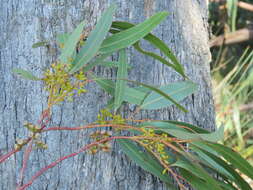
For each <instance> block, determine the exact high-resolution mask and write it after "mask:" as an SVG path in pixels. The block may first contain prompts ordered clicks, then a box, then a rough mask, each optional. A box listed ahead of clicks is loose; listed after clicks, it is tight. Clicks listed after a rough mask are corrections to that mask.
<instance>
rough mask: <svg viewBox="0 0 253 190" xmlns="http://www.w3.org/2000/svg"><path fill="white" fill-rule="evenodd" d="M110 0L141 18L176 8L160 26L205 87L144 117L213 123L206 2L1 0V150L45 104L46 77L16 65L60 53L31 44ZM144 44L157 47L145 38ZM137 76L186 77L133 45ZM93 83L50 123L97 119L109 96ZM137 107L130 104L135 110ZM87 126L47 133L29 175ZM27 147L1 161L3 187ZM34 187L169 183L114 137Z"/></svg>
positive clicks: (83, 139) (77, 140)
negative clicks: (17, 72) (24, 74)
mask: <svg viewBox="0 0 253 190" xmlns="http://www.w3.org/2000/svg"><path fill="white" fill-rule="evenodd" d="M111 2H116V4H117V5H118V9H117V14H116V19H118V20H129V21H131V22H135V23H138V22H142V21H143V20H145V18H147V17H149V16H150V15H152V14H153V13H155V12H158V11H169V12H170V15H169V16H168V18H167V19H166V21H164V22H162V24H160V25H159V26H158V27H157V28H156V29H155V30H154V31H153V32H154V34H156V35H157V36H159V37H160V38H161V39H162V40H164V41H165V42H166V43H167V44H168V45H169V46H170V47H171V48H172V50H173V51H174V53H175V54H176V56H177V57H178V59H179V60H180V62H181V63H182V64H183V65H184V67H185V70H186V73H187V75H188V76H189V78H190V79H191V80H193V81H195V82H196V83H197V84H198V85H199V89H198V92H197V93H195V94H194V95H192V96H190V97H188V98H187V99H186V100H185V101H184V102H183V103H182V104H183V105H184V106H185V107H186V108H187V109H188V110H189V112H188V113H183V112H181V111H180V110H178V109H177V108H175V107H173V106H172V107H170V108H168V109H163V110H160V111H152V112H142V113H141V117H143V118H145V117H152V118H161V119H174V120H181V121H186V122H190V123H193V124H196V125H198V126H200V127H203V128H206V129H209V130H214V129H215V122H214V111H213V110H214V109H213V101H212V94H211V86H210V72H209V61H210V52H209V46H208V32H207V4H206V2H205V1H196V0H184V1H183V2H182V1H178V0H166V1H165V0H139V1H138V0H114V1H112V0H65V1H64V0H38V1H32V0H22V1H20V0H4V1H2V2H1V4H0V18H1V19H0V26H1V27H0V34H1V35H0V73H1V74H0V81H1V82H0V110H1V111H0V113H1V115H0V150H1V152H0V155H1V154H3V153H5V152H7V151H8V150H11V149H12V147H13V145H14V143H15V140H16V139H18V138H22V137H25V136H26V135H27V134H28V132H27V130H26V129H25V128H24V127H23V123H24V122H25V121H29V122H33V123H36V122H37V120H38V118H39V116H40V114H41V112H42V110H43V109H45V106H46V100H47V99H46V94H45V92H44V91H43V88H42V84H41V83H40V82H33V81H26V80H23V79H20V78H17V77H16V76H14V75H13V74H12V71H11V70H12V69H13V68H22V69H27V70H31V71H32V72H33V73H34V74H36V75H37V76H41V74H42V71H43V70H44V69H45V68H46V67H48V66H49V65H50V64H51V63H52V61H53V60H55V59H56V55H57V54H58V51H57V50H56V46H55V45H53V46H51V47H50V48H37V49H32V48H31V46H32V44H33V43H35V42H37V41H44V40H52V39H53V40H54V39H55V38H56V34H57V33H61V32H70V31H72V29H73V28H74V27H75V26H76V25H77V24H78V23H79V22H80V21H82V20H83V19H85V20H86V21H87V22H86V23H87V26H89V25H93V24H94V23H95V22H96V19H97V18H99V16H100V15H101V12H102V11H103V10H105V8H106V7H108V5H109V4H110V3H111ZM143 47H144V48H145V49H148V50H153V48H152V47H150V46H149V45H147V44H145V43H143ZM129 53H130V58H129V62H130V64H131V65H132V66H133V69H132V70H131V72H130V78H131V79H132V80H138V81H142V82H146V83H148V84H156V85H161V84H167V83H169V82H172V81H176V80H182V78H181V77H180V76H179V75H178V74H176V73H175V72H174V71H172V70H171V69H170V68H168V67H166V66H164V65H162V64H161V63H158V62H156V61H154V60H153V59H151V58H147V57H145V56H143V55H141V54H139V53H137V52H136V51H134V50H133V49H130V50H129ZM95 72H96V73H98V74H100V75H104V76H107V77H111V76H115V71H114V70H112V69H102V68H100V67H98V68H96V70H95ZM94 86H96V85H95V84H94V83H93V84H89V85H88V90H89V92H88V93H87V94H85V95H83V96H81V98H75V99H74V101H73V102H65V103H63V104H62V105H60V106H56V107H55V108H54V110H53V115H52V118H53V119H52V121H51V122H50V126H80V125H84V124H86V123H89V122H93V121H94V120H96V116H97V113H98V111H99V110H100V109H101V108H103V107H104V105H105V102H106V99H107V98H108V96H107V95H105V93H103V92H102V90H100V89H99V88H98V87H94ZM132 110H133V108H132V107H129V108H127V107H125V108H124V113H125V115H128V114H129V113H130V112H131V111H132ZM88 134H89V133H88V132H87V131H78V132H77V131H75V132H50V133H47V134H46V133H45V134H43V139H44V140H45V142H46V143H47V144H48V146H49V148H48V149H47V150H35V151H33V152H32V154H31V159H30V160H29V162H28V169H27V171H26V177H25V182H27V180H29V179H30V177H31V176H32V175H33V174H34V173H35V172H36V171H38V169H40V168H42V167H44V166H45V165H47V164H49V163H51V162H52V161H54V160H56V159H58V158H59V157H61V156H63V155H66V154H69V153H72V152H74V151H76V150H78V149H79V148H80V147H82V146H83V145H84V144H86V143H87V142H88V137H87V135H88ZM22 157H23V154H22V153H21V152H19V153H17V154H16V155H15V156H12V157H11V158H10V159H9V160H7V161H6V162H4V163H3V164H1V166H0V189H2V190H7V189H15V185H16V182H17V179H18V175H19V169H20V167H21V163H22ZM28 189H34V190H42V189H50V190H52V189H61V190H65V189H66V190H70V189H75V190H79V189H80V190H81V189H82V190H102V189H105V190H109V189H110V190H129V189H131V190H164V189H166V186H165V185H164V184H162V183H161V182H160V181H159V180H157V179H156V178H155V177H153V176H152V175H150V174H147V173H146V172H145V171H143V170H142V169H140V168H139V167H137V166H136V165H135V164H134V163H132V162H130V161H129V159H127V158H126V157H125V156H124V155H123V153H122V152H121V151H120V150H119V147H118V146H117V145H115V144H114V148H113V150H112V152H110V153H98V154H96V155H89V154H86V153H83V154H81V155H78V156H76V157H74V158H71V159H68V160H65V161H64V162H62V163H61V164H59V165H57V166H56V167H55V168H53V169H50V170H49V171H47V172H46V173H45V174H44V175H43V176H41V177H39V178H38V179H37V180H36V181H35V182H34V184H33V185H32V186H31V187H30V188H28Z"/></svg>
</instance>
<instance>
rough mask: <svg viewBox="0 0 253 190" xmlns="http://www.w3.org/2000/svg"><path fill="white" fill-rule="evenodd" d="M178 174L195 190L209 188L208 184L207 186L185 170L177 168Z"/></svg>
mask: <svg viewBox="0 0 253 190" xmlns="http://www.w3.org/2000/svg"><path fill="white" fill-rule="evenodd" d="M179 173H180V175H181V176H182V177H183V178H184V179H186V180H187V181H188V182H189V184H190V185H191V186H192V187H193V188H194V189H196V190H204V189H209V188H210V186H209V184H207V183H206V182H205V181H204V180H202V179H200V178H198V177H197V176H195V175H193V174H192V173H191V172H190V171H187V170H186V169H183V168H179Z"/></svg>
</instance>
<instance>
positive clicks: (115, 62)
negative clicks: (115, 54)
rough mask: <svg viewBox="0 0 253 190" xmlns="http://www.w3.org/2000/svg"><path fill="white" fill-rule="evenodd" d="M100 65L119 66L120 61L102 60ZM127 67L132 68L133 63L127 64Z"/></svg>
mask: <svg viewBox="0 0 253 190" xmlns="http://www.w3.org/2000/svg"><path fill="white" fill-rule="evenodd" d="M99 65H101V66H104V67H119V62H118V61H102V62H101V63H100V64H99ZM126 65H127V69H131V68H132V67H131V65H129V64H126Z"/></svg>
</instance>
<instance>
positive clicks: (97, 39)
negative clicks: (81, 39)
mask: <svg viewBox="0 0 253 190" xmlns="http://www.w3.org/2000/svg"><path fill="white" fill-rule="evenodd" d="M115 9H116V6H115V5H112V6H110V7H109V8H108V9H107V10H106V11H105V12H104V13H103V14H102V16H101V18H100V19H99V21H98V23H97V24H96V26H95V28H94V30H92V32H91V33H90V35H89V37H88V39H87V41H86V42H85V45H84V46H83V47H82V48H81V50H80V52H79V53H78V54H77V56H76V58H75V60H74V62H73V65H74V66H73V67H72V69H71V70H70V73H74V72H76V71H78V70H79V69H81V68H82V67H83V66H84V65H85V64H87V63H88V62H89V61H90V60H91V59H92V58H93V57H94V56H95V55H96V54H97V53H98V50H99V48H100V46H101V44H102V42H103V40H104V38H105V37H106V35H107V33H108V31H109V29H110V27H111V24H112V19H113V14H114V12H115Z"/></svg>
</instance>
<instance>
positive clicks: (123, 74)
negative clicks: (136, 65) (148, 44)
mask: <svg viewBox="0 0 253 190" xmlns="http://www.w3.org/2000/svg"><path fill="white" fill-rule="evenodd" d="M126 62H127V57H126V50H125V49H122V50H120V51H119V68H118V72H117V81H116V88H115V96H114V98H115V102H114V106H115V107H114V111H116V110H117V109H118V108H119V107H120V105H121V104H122V102H123V98H124V92H125V88H126V81H124V80H120V79H122V78H127V66H126Z"/></svg>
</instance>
